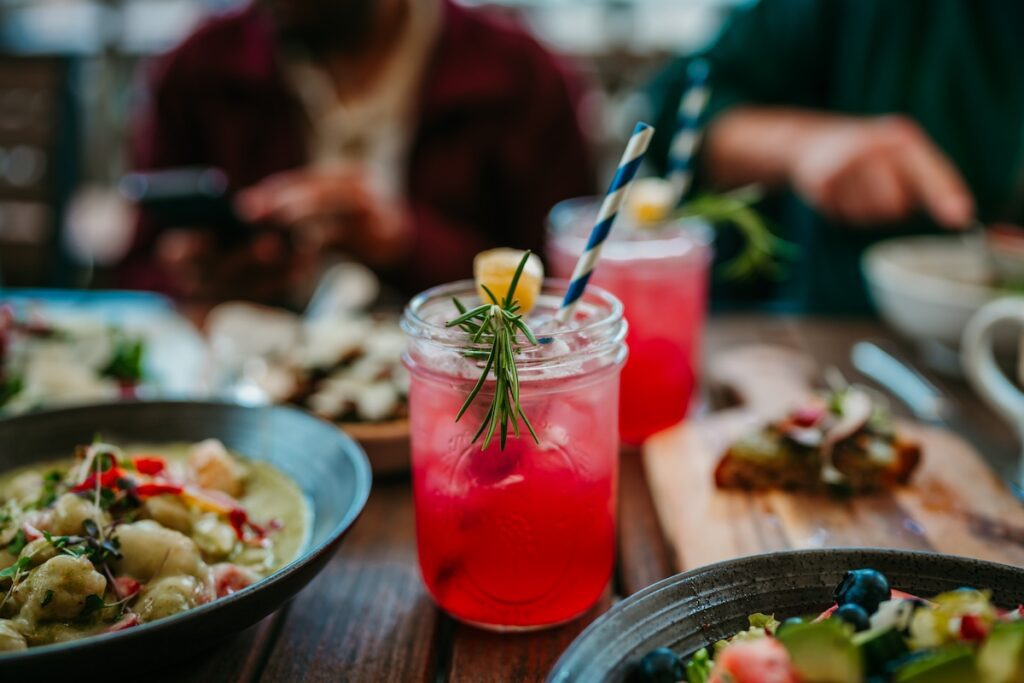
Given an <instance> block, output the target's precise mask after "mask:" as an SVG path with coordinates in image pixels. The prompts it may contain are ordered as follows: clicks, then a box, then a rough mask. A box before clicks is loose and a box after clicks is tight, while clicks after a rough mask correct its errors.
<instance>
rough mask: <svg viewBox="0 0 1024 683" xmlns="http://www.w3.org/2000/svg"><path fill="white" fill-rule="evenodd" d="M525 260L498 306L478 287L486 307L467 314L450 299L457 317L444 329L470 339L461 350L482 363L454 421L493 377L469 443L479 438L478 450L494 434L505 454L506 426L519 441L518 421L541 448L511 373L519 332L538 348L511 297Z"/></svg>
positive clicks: (514, 372) (526, 256) (516, 378)
mask: <svg viewBox="0 0 1024 683" xmlns="http://www.w3.org/2000/svg"><path fill="white" fill-rule="evenodd" d="M529 258H530V252H529V251H527V252H526V253H525V254H523V258H522V260H520V261H519V266H518V267H517V268H516V272H515V274H514V275H513V276H512V281H511V282H510V283H509V287H508V293H507V294H506V295H505V296H504V298H502V300H501V301H498V297H496V296H495V295H494V292H492V291H491V290H490V289H488V287H487V286H486V285H481V288H482V289H483V290H484V292H485V293H486V294H487V296H488V297H489V298H490V300H491V302H490V303H486V302H485V303H483V304H481V305H480V306H477V307H476V308H474V309H472V310H467V309H466V307H465V306H464V305H463V304H462V302H461V301H459V300H458V299H457V298H453V299H452V300H453V302H454V303H455V308H456V309H458V311H459V316H458V317H457V318H455V319H454V320H449V321H448V323H447V324H446V326H447V327H458V328H460V329H462V330H463V331H464V332H466V334H468V335H469V347H468V348H466V349H465V350H464V351H463V355H464V356H465V357H466V358H472V359H477V360H482V361H483V362H484V366H483V371H482V372H481V373H480V379H478V380H477V382H476V384H475V385H474V386H473V388H472V389H471V390H470V392H469V395H468V396H467V397H466V400H465V402H464V403H463V404H462V407H461V408H460V409H459V412H458V414H457V415H456V416H455V421H456V422H458V421H459V420H460V419H462V416H463V415H465V414H466V411H467V410H468V409H469V406H470V405H472V403H473V401H474V400H475V399H476V397H477V395H479V393H480V390H481V389H483V387H484V384H486V383H487V378H488V377H489V376H490V375H491V374H492V373H493V375H494V379H495V385H494V397H493V399H492V400H491V405H490V406H489V407H488V409H487V413H486V414H485V415H484V419H483V421H482V422H481V423H480V427H479V428H478V429H477V430H476V434H474V435H473V439H472V441H473V442H476V440H477V439H479V438H480V435H481V434H483V436H484V441H483V445H482V446H481V450H483V449H486V448H487V447H488V446H489V445H490V444H491V439H492V438H494V432H495V431H498V433H499V439H500V443H501V449H502V450H504V449H505V441H506V439H507V437H508V432H509V423H511V424H512V433H513V434H514V435H515V436H516V438H518V437H519V421H520V420H522V422H523V424H524V425H526V428H527V429H528V430H529V431H530V436H532V437H533V440H534V441H536V442H537V443H540V440H539V439H538V438H537V434H536V432H534V431H533V425H531V424H530V420H529V419H527V417H526V414H525V413H524V412H523V408H522V406H521V405H520V403H519V372H518V370H517V369H516V354H517V353H519V351H520V349H521V348H522V345H523V342H522V341H521V340H520V339H519V334H520V333H521V334H522V335H523V337H525V338H526V341H527V342H529V343H530V344H533V345H536V344H537V338H536V337H534V336H533V332H531V331H530V328H529V327H528V326H527V325H526V323H525V322H524V321H523V316H522V314H521V313H518V311H519V302H518V301H517V300H516V298H515V291H516V287H517V286H518V285H519V278H520V276H521V275H522V274H523V269H524V268H525V267H526V262H527V260H528V259H529Z"/></svg>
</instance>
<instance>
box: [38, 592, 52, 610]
mask: <svg viewBox="0 0 1024 683" xmlns="http://www.w3.org/2000/svg"><path fill="white" fill-rule="evenodd" d="M51 602H53V591H52V590H49V589H47V591H46V593H44V594H43V599H42V601H41V602H40V603H39V604H40V605H41V606H42V607H46V606H47V605H49V604H50V603H51Z"/></svg>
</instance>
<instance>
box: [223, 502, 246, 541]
mask: <svg viewBox="0 0 1024 683" xmlns="http://www.w3.org/2000/svg"><path fill="white" fill-rule="evenodd" d="M248 521H249V515H247V514H246V512H245V510H243V509H242V508H234V509H233V510H231V512H230V513H228V522H229V523H230V524H231V528H232V529H234V530H235V536H237V537H238V540H239V541H241V540H244V539H245V524H246V522H248Z"/></svg>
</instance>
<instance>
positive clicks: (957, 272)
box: [862, 235, 1020, 375]
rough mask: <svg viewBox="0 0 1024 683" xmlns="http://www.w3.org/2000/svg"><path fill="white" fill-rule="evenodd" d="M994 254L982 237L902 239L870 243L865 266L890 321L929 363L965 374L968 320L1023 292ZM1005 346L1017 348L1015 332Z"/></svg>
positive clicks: (874, 293) (880, 309) (1002, 345)
mask: <svg viewBox="0 0 1024 683" xmlns="http://www.w3.org/2000/svg"><path fill="white" fill-rule="evenodd" d="M994 253H999V252H998V251H997V250H994V249H993V248H991V247H990V244H989V242H987V241H985V240H983V239H981V238H980V237H979V236H977V235H970V236H952V235H950V236H914V237H899V238H894V239H888V240H884V241H881V242H879V243H877V244H875V245H873V246H871V247H869V248H868V249H867V251H865V252H864V256H863V259H862V269H863V271H864V277H865V280H866V282H867V285H868V291H869V292H870V294H871V298H872V300H873V301H874V303H875V306H876V307H877V308H878V312H879V313H880V314H881V316H882V318H883V319H884V320H885V322H886V323H887V324H888V325H889V326H890V327H892V329H894V330H896V331H897V332H899V333H900V334H902V335H903V336H904V337H906V338H907V339H910V340H911V341H913V342H914V343H915V344H916V345H917V346H918V348H919V350H920V351H921V353H922V357H923V358H924V359H925V361H927V362H928V363H929V365H931V366H932V367H934V368H935V369H937V370H940V371H943V372H947V373H949V374H953V375H959V374H961V373H960V364H959V358H958V356H957V352H958V350H959V348H960V338H961V336H962V335H963V331H964V328H965V327H966V326H967V321H968V320H970V318H971V316H972V315H974V312H975V311H977V310H978V309H979V308H981V307H982V306H984V305H985V304H986V303H988V302H990V301H994V300H995V299H998V298H1000V297H1004V296H1008V295H1011V294H1020V288H1019V287H1018V286H1014V285H1013V283H1010V282H1007V281H1005V280H1004V279H1002V278H1001V277H1000V276H999V274H998V270H997V269H996V268H995V267H994V266H993V258H992V254H994ZM999 348H1000V350H1001V351H1006V352H1010V351H1012V350H1013V349H1014V346H1013V340H1012V339H1011V338H1010V336H1009V335H1007V336H1005V338H1002V339H1000V345H999Z"/></svg>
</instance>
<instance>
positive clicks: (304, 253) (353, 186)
mask: <svg viewBox="0 0 1024 683" xmlns="http://www.w3.org/2000/svg"><path fill="white" fill-rule="evenodd" d="M431 6H434V8H435V10H436V11H435V12H434V14H433V15H432V14H431V12H430V10H425V9H423V8H429V7H431ZM149 84H150V88H149V94H148V101H147V103H146V106H145V109H144V111H143V113H142V114H141V116H140V117H139V118H138V119H137V127H136V134H135V137H134V144H133V166H134V168H136V169H139V170H148V169H161V168H173V167H185V166H212V167H218V168H220V169H222V170H223V171H224V172H225V173H226V176H227V178H228V180H229V184H230V189H231V191H232V193H233V194H234V204H235V207H236V210H237V212H238V213H239V214H240V215H241V216H242V217H243V218H244V219H245V220H246V222H247V223H248V224H249V225H251V226H253V233H252V237H251V239H248V240H246V241H245V242H243V243H241V244H236V245H234V246H230V247H226V246H224V241H223V240H218V239H217V238H216V234H215V232H214V231H211V230H210V229H208V228H207V229H202V230H199V229H191V228H184V227H181V226H173V227H171V226H161V225H160V224H159V223H158V222H157V221H156V220H155V217H153V216H150V215H147V214H146V213H145V212H141V213H140V219H139V222H138V229H137V233H136V236H135V241H134V245H133V248H132V250H131V252H130V253H129V256H128V257H127V259H126V261H125V263H124V264H123V267H122V269H121V275H122V284H124V285H125V286H130V287H138V288H145V289H157V290H162V291H165V292H169V293H172V294H175V295H179V296H186V297H198V298H226V297H233V296H242V297H246V298H254V299H276V300H281V298H282V296H283V295H284V294H285V292H286V291H287V290H288V289H289V287H291V286H292V285H293V284H294V282H295V281H296V279H297V278H299V279H301V277H302V276H303V275H304V274H305V275H307V276H308V273H309V271H310V269H311V268H312V264H313V262H314V261H316V259H317V258H319V257H320V256H321V255H322V254H324V253H327V252H330V251H332V250H338V251H342V252H345V253H348V254H351V255H352V256H354V257H355V258H356V259H358V260H360V261H362V262H364V263H366V264H367V265H369V266H370V267H372V268H373V269H374V270H376V271H377V272H378V274H379V275H380V276H381V277H382V279H383V280H384V282H385V283H386V284H388V285H390V286H391V287H393V288H395V289H397V290H398V291H399V292H401V293H403V294H405V295H410V294H412V293H414V292H416V291H419V290H421V289H423V288H425V287H428V286H432V285H436V284H439V283H442V282H445V281H450V280H454V279H460V278H464V277H468V276H469V275H470V274H471V272H472V259H473V256H474V255H475V254H476V253H477V252H479V251H481V250H484V249H487V248H490V247H494V246H499V245H500V246H514V247H519V248H530V249H534V250H539V249H540V247H541V242H542V234H543V221H544V217H545V215H546V213H547V211H548V210H549V209H550V208H551V206H553V205H554V204H555V203H556V202H558V201H559V200H561V199H565V198H568V197H573V196H580V195H584V194H588V193H590V192H592V190H593V184H592V180H593V178H592V173H591V168H590V165H589V159H588V154H587V150H586V144H585V141H584V139H583V135H582V134H581V131H580V129H579V125H578V120H577V111H576V105H577V102H578V97H577V93H576V91H575V90H574V89H573V88H572V87H571V86H570V85H569V82H568V80H567V78H566V76H565V73H564V72H563V70H562V68H561V66H560V64H559V63H558V62H557V61H556V60H555V59H554V58H553V57H552V56H551V55H550V54H549V53H548V52H546V51H545V50H544V49H543V48H542V47H541V46H539V45H538V44H537V43H536V42H535V41H534V40H533V39H532V38H530V37H529V36H527V35H526V34H525V33H524V32H523V31H521V30H520V29H518V28H515V27H512V26H509V25H506V24H505V23H501V22H499V21H497V20H496V19H494V18H491V17H490V16H487V15H485V14H484V13H482V12H480V11H478V10H471V9H467V8H464V7H460V6H458V5H456V4H454V3H452V2H450V1H449V0H262V2H257V3H255V4H253V5H250V6H248V7H245V8H243V9H241V10H238V11H235V12H232V13H228V14H225V15H222V16H219V17H216V18H213V19H211V20H209V21H208V22H207V23H205V24H204V25H202V26H201V27H199V28H198V29H197V30H196V31H195V32H194V33H193V34H192V35H191V36H190V37H189V38H188V39H186V40H185V41H184V43H183V44H181V45H180V46H179V47H177V48H176V49H174V50H172V51H171V52H170V53H169V54H167V55H166V56H165V57H164V58H162V59H161V60H159V61H158V62H157V63H156V64H155V67H154V68H153V69H152V71H151V72H150V79H149ZM257 228H259V229H257Z"/></svg>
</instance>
